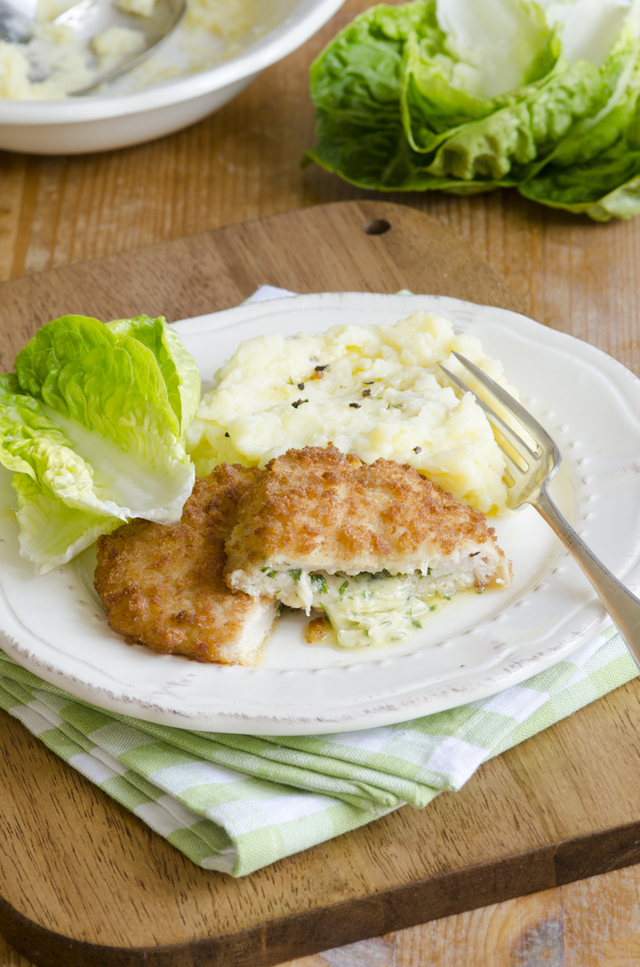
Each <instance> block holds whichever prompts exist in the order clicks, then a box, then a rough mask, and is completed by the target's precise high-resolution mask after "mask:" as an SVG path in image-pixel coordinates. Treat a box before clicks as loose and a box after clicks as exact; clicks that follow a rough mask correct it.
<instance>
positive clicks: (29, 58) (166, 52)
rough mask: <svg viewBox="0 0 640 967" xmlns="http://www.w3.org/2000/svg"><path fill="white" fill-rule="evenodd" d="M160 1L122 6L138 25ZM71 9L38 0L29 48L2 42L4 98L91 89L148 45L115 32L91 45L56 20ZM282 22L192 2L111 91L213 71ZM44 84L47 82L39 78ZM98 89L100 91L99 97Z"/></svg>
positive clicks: (229, 0)
mask: <svg viewBox="0 0 640 967" xmlns="http://www.w3.org/2000/svg"><path fill="white" fill-rule="evenodd" d="M155 2H156V0H116V3H115V5H116V6H117V7H118V8H119V9H121V10H122V11H124V12H126V13H132V14H134V15H137V18H138V19H139V20H140V24H141V25H142V24H143V23H144V18H145V17H148V16H151V14H152V13H153V9H154V6H155ZM69 6H72V3H71V2H70V0H63V2H62V3H60V2H57V0H40V3H39V6H38V17H37V20H36V21H35V23H34V24H33V38H32V40H31V41H29V43H28V44H26V45H25V44H12V43H8V42H7V41H2V40H0V97H2V98H9V99H14V100H16V99H17V100H43V99H45V100H52V99H59V98H64V97H66V96H67V93H68V92H70V91H74V90H77V89H79V88H82V87H85V86H88V85H90V84H91V83H93V82H94V81H95V80H96V78H97V76H98V72H99V71H100V72H102V71H104V70H106V69H109V68H111V67H115V66H116V65H117V63H118V61H119V60H120V58H121V57H122V56H123V55H124V54H127V53H128V52H129V51H135V49H136V47H141V46H143V34H142V32H141V31H137V30H135V29H130V28H129V27H124V26H115V27H111V28H109V29H107V30H104V31H102V32H101V33H100V34H97V35H96V36H95V37H93V38H92V40H91V41H90V43H89V44H88V45H87V44H85V43H83V42H81V41H79V40H78V38H77V36H76V33H75V31H74V30H73V29H72V28H71V27H69V26H66V25H64V24H56V23H54V20H55V18H56V17H58V15H59V14H61V13H63V12H64V10H65V9H67V8H68V7H69ZM277 19H278V18H277V17H275V15H274V13H273V12H269V10H268V9H265V7H264V5H263V4H261V3H260V2H259V0H187V10H186V14H185V17H184V19H183V21H182V22H181V24H180V25H179V26H178V27H177V28H176V30H175V31H174V33H173V34H172V35H171V37H170V38H169V39H168V40H167V41H166V42H165V43H163V44H162V45H161V47H160V48H159V49H158V50H157V51H155V52H154V53H153V54H151V55H150V57H149V58H148V59H147V60H145V61H144V62H143V63H141V64H140V65H138V66H137V67H135V68H134V69H133V70H131V71H130V72H128V73H127V74H126V75H124V76H123V77H121V78H118V79H117V80H116V81H114V82H112V83H111V84H110V85H109V92H112V93H131V92H134V91H136V90H140V89H142V88H145V87H148V86H150V85H152V84H154V83H156V82H158V81H163V80H170V79H172V78H174V77H181V76H184V75H187V74H192V73H196V72H198V71H202V70H206V69H207V68H209V67H213V66H214V65H215V64H218V63H221V62H222V61H224V60H228V59H229V58H231V57H234V56H235V55H236V54H238V53H239V52H240V51H241V50H243V49H244V48H245V47H247V46H249V44H251V43H253V41H255V40H256V39H257V38H258V37H260V36H262V35H263V34H264V33H265V32H266V31H267V30H269V29H270V28H271V27H272V26H273V25H274V23H275V21H276V20H277ZM38 77H42V78H43V79H41V80H40V79H35V80H34V78H38ZM99 92H100V90H99V89H97V91H96V93H99Z"/></svg>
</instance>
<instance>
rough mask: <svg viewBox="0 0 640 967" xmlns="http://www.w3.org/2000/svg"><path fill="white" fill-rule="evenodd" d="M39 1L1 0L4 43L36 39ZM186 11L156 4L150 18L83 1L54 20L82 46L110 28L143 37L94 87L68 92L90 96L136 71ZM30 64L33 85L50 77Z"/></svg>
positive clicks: (181, 0)
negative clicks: (35, 25)
mask: <svg viewBox="0 0 640 967" xmlns="http://www.w3.org/2000/svg"><path fill="white" fill-rule="evenodd" d="M37 7H38V0H0V40H8V41H9V42H11V43H14V44H27V43H28V42H29V41H30V40H31V39H32V37H33V30H32V24H33V21H34V20H35V17H36V11H37ZM185 9H186V0H156V4H155V6H154V8H153V12H152V13H151V16H150V17H141V16H137V15H135V14H130V13H125V11H123V10H120V9H119V8H118V7H116V6H115V4H114V3H113V2H112V0H80V2H79V3H76V4H74V6H72V7H70V8H69V9H68V10H66V11H65V12H64V13H61V14H60V16H58V17H56V18H55V20H53V23H54V24H61V25H64V26H68V27H72V28H73V30H74V31H75V34H76V37H77V39H78V40H79V41H81V42H87V43H88V42H89V41H90V40H91V39H92V38H93V37H95V36H96V34H99V33H102V31H103V30H107V28H109V27H128V28H129V29H131V30H136V31H138V32H139V33H140V34H141V45H140V46H138V47H136V48H135V49H134V50H132V51H130V52H129V53H126V54H124V55H123V56H122V58H121V59H120V60H119V61H118V63H117V64H115V65H114V64H113V62H110V63H109V64H108V65H106V66H105V67H104V69H103V70H101V69H100V66H99V64H98V66H97V71H96V73H95V74H94V76H93V77H92V79H91V83H90V84H87V85H85V86H83V87H80V88H77V89H76V90H72V91H67V93H68V94H71V95H75V96H78V95H82V94H88V93H90V92H91V91H93V90H94V89H95V88H96V87H98V85H100V84H104V83H105V82H107V81H112V80H114V79H115V78H116V77H119V76H120V75H121V74H124V73H125V72H126V71H130V70H132V69H133V68H134V67H136V66H137V65H138V64H140V63H142V61H143V60H146V58H147V57H148V56H149V55H150V54H151V53H153V51H154V50H155V49H156V48H157V47H158V45H159V44H160V43H162V41H163V40H166V38H167V37H168V36H169V35H170V34H171V33H172V31H173V30H175V28H176V27H177V26H178V24H179V23H180V20H181V19H182V17H183V15H184V12H185ZM26 54H27V58H28V59H29V60H30V63H31V65H32V69H31V71H30V73H29V79H30V80H31V81H42V80H44V79H45V77H46V76H47V74H46V72H44V71H43V69H42V66H41V65H40V64H36V63H34V62H33V60H32V59H31V58H29V52H28V51H26Z"/></svg>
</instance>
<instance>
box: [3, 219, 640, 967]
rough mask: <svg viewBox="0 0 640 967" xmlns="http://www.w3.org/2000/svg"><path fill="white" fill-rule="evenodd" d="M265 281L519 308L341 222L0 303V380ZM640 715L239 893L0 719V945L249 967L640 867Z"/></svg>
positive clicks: (550, 747)
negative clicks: (59, 350)
mask: <svg viewBox="0 0 640 967" xmlns="http://www.w3.org/2000/svg"><path fill="white" fill-rule="evenodd" d="M264 283H267V284H270V285H275V286H280V287H284V288H289V289H293V290H296V291H299V292H317V291H340V290H352V291H353V290H363V291H380V292H396V291H398V290H399V289H401V288H407V289H410V290H411V291H413V292H416V293H419V292H425V293H438V294H442V295H450V296H456V297H459V298H464V299H469V300H471V301H475V302H479V303H484V304H490V305H496V306H502V307H505V308H509V309H515V310H519V309H520V308H521V307H520V306H519V304H518V300H517V298H516V296H515V295H514V293H513V292H512V291H511V290H510V289H509V288H508V287H507V286H506V284H505V283H504V282H503V281H502V280H501V279H500V277H499V276H497V275H496V273H495V272H494V271H493V270H492V269H491V268H490V267H489V266H488V265H487V264H486V263H485V262H483V261H482V260H481V259H480V258H479V257H478V256H477V255H475V254H474V252H473V251H472V250H471V249H470V248H469V247H468V246H467V245H466V244H465V243H463V242H461V241H460V240H459V239H458V238H457V237H456V236H455V235H453V233H451V232H450V231H449V230H448V229H446V228H444V227H443V226H442V225H441V224H440V223H438V222H436V221H434V220H433V219H431V218H429V217H427V216H426V215H422V214H420V213H418V212H416V211H414V210H412V209H409V208H406V207H403V206H398V205H391V204H388V203H385V202H379V201H372V202H364V201H363V202H345V203H337V204H334V205H328V206H319V207H316V208H310V209H306V210H302V211H298V212H294V213H289V214H285V215H280V216H275V217H272V218H267V219H264V220H262V221H257V222H252V223H247V224H243V225H238V226H231V227H229V228H225V229H219V230H217V231H214V232H210V233H205V234H202V235H196V236H193V237H191V238H185V239H180V240H178V241H172V242H167V243H163V244H159V245H154V246H152V247H149V248H146V249H142V250H138V251H134V252H130V253H126V254H123V255H117V256H111V257H109V258H103V259H98V260H96V261H92V262H83V263H77V264H75V265H71V266H67V267H65V268H63V269H60V270H56V271H51V272H46V273H43V274H41V275H36V276H31V277H27V278H23V279H19V280H16V281H13V282H8V283H5V284H4V285H2V286H0V333H1V335H2V340H1V354H2V360H1V363H2V366H3V368H4V369H5V370H6V369H10V368H11V367H12V364H13V359H14V356H15V353H16V352H17V351H18V349H20V348H21V347H22V346H23V345H24V343H25V341H26V340H27V339H28V338H29V337H30V336H31V335H32V334H33V332H34V331H35V329H36V328H37V327H38V326H39V325H41V324H43V323H44V322H46V321H48V320H49V319H51V318H54V317H55V316H57V315H61V314H63V313H67V312H78V313H85V314H88V315H93V316H97V317H98V318H103V319H108V318H115V317H120V316H130V315H134V314H137V313H140V312H147V313H150V314H159V313H163V314H164V315H166V317H167V318H168V319H169V320H170V321H173V320H176V319H180V318H184V317H187V316H192V315H198V314H201V313H204V312H208V311H211V310H215V309H223V308H227V307H229V306H232V305H235V304H237V303H238V302H240V301H241V300H243V299H245V298H246V297H247V296H249V295H250V294H251V293H252V292H253V291H254V290H255V288H256V287H257V286H258V285H260V284H264ZM34 606H37V602H34ZM639 699H640V688H639V686H638V683H637V682H632V683H630V684H629V685H627V686H625V687H624V688H621V689H618V690H617V691H616V692H614V693H612V694H611V695H609V696H606V697H605V698H604V699H601V700H600V701H599V702H597V703H595V704H594V705H592V706H589V707H588V708H586V709H584V710H582V711H581V712H579V713H577V714H576V715H574V716H572V717H571V718H569V719H566V720H564V721H563V722H561V723H559V724H558V725H557V726H555V727H553V728H551V729H548V730H547V731H546V732H543V733H542V734H540V735H538V736H536V737H535V738H534V739H531V740H529V741H528V742H525V743H523V744H522V745H520V746H517V747H516V748H515V749H512V750H510V751H509V752H507V753H505V754H503V755H502V756H500V757H499V758H497V759H495V760H492V761H490V762H488V763H486V764H485V765H484V766H482V768H481V769H480V770H479V771H478V772H477V774H476V775H475V776H474V777H473V778H472V780H471V781H470V782H469V783H468V784H467V785H466V786H465V787H464V789H463V790H462V791H461V792H459V793H456V794H451V795H450V794H443V795H442V796H441V797H439V798H438V799H437V800H436V801H435V802H434V803H432V804H431V805H430V806H429V807H428V808H427V809H426V810H423V811H417V810H413V809H411V808H409V807H407V808H405V809H401V810H399V811H397V812H395V813H393V814H391V815H390V816H387V817H386V818H384V819H381V820H378V821H377V822H374V823H371V824H370V825H369V826H366V827H363V828H362V829H359V830H356V831H355V832H352V833H349V834H347V835H345V836H342V837H339V838H337V839H335V840H332V841H330V842H328V843H324V844H322V845H320V846H317V847H315V848H313V849H310V850H307V851H306V852H304V853H300V854H297V855H296V856H293V857H290V858H288V859H286V860H282V861H281V862H279V863H276V864H274V865H273V866H271V867H269V868H267V869H265V870H261V871H259V872H257V873H254V874H252V875H251V876H248V877H245V878H243V879H241V880H233V879H232V878H231V877H228V876H225V875H223V874H218V873H208V872H204V871H203V870H200V869H199V868H197V867H195V866H193V865H192V864H191V863H190V862H189V861H188V860H186V859H184V858H183V856H182V855H181V854H180V853H179V852H178V851H177V850H175V849H173V847H171V846H169V845H168V844H167V843H166V842H165V841H164V840H163V839H161V838H160V837H159V836H156V835H155V834H154V833H152V832H151V831H150V830H149V829H148V828H147V827H146V826H145V825H144V824H143V823H142V822H140V821H139V820H137V819H136V818H135V817H133V816H132V815H131V814H130V813H128V812H127V811H126V810H124V809H123V808H121V807H120V806H118V805H117V804H116V803H114V802H113V801H111V800H110V799H109V798H108V797H107V796H106V795H105V794H103V793H102V792H100V791H99V790H97V789H96V788H95V787H93V786H92V785H91V784H90V783H88V782H87V781H86V780H84V779H83V778H82V777H81V776H79V775H78V774H77V773H76V772H74V771H73V770H72V769H71V768H69V767H68V766H66V765H65V764H64V763H63V762H61V761H60V760H58V759H57V758H56V757H55V756H54V755H52V754H51V753H49V752H48V751H47V750H46V749H45V748H44V747H43V746H42V745H41V744H40V743H39V742H38V741H37V740H36V739H34V738H33V737H32V736H31V735H30V734H29V733H28V732H27V731H26V730H25V729H24V728H23V727H22V726H21V725H20V724H19V723H18V722H17V721H16V720H15V719H12V718H10V717H9V716H8V715H6V714H4V713H0V807H1V814H0V815H1V817H2V822H1V826H0V933H2V934H4V936H5V937H6V939H7V940H8V941H9V943H10V944H12V945H13V946H14V947H15V948H16V949H17V950H18V951H19V952H21V953H22V954H23V955H24V956H25V957H27V958H28V959H29V960H31V961H32V962H33V963H35V964H41V965H45V967H49V965H51V967H53V965H56V967H59V965H62V964H64V965H65V967H79V965H83V967H84V965H86V967H101V965H105V967H116V965H117V967H138V965H143V964H144V965H145V967H164V965H167V967H169V965H170V967H187V965H188V967H196V965H203V967H204V965H208V967H213V965H216V967H217V965H220V967H222V965H224V967H266V965H271V964H279V963H282V962H283V961H288V960H291V959H294V958H296V957H300V956H303V955H305V954H311V953H314V952H318V951H321V950H325V949H328V948H331V947H337V946H342V945H344V944H347V943H351V942H354V941H356V940H360V939H362V938H365V937H370V936H375V935H380V934H383V933H386V932H388V931H391V930H396V929H399V928H402V927H406V926H410V925H413V924H416V923H421V922H425V921H427V920H430V919H435V918H437V917H442V916H447V915H450V914H454V913H459V912H461V911H464V910H469V909H473V908H475V907H479V906H484V905H487V904H490V903H495V902H498V901H502V900H506V899H508V898H511V897H514V896H518V895H523V894H525V893H531V892H535V891H537V890H543V889H547V888H549V887H553V886H557V885H560V884H563V883H569V882H571V881H573V880H577V879H581V878H584V877H588V876H592V875H595V874H597V873H602V872H605V871H609V870H612V869H616V868H619V867H621V866H625V865H630V864H633V863H637V862H639V861H640V802H639V799H638V795H637V790H638V788H640V763H639V760H638V735H640V702H639Z"/></svg>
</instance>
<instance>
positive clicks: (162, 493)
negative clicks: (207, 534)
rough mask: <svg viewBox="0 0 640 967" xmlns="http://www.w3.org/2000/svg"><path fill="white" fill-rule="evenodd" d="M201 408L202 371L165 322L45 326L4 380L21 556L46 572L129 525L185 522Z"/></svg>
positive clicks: (4, 451)
mask: <svg viewBox="0 0 640 967" xmlns="http://www.w3.org/2000/svg"><path fill="white" fill-rule="evenodd" d="M199 399H200V376H199V373H198V369H197V366H196V363H195V360H194V359H193V358H192V357H191V356H190V355H189V353H187V352H186V350H185V349H184V347H183V345H182V343H181V341H180V339H179V337H178V336H177V335H176V334H175V333H174V332H173V331H172V330H171V329H170V328H169V327H168V326H167V325H166V323H165V321H164V320H163V319H161V318H160V319H151V318H149V317H148V316H140V317H138V318H136V319H121V320H117V321H115V322H110V323H107V324H106V325H105V324H104V323H102V322H99V321H98V320H97V319H91V318H88V317H86V316H64V317H62V318H61V319H56V320H54V321H53V322H50V323H48V324H47V325H45V326H43V327H42V328H41V329H40V330H39V331H38V333H37V334H36V336H35V337H34V338H33V339H32V340H31V341H30V342H29V343H28V344H27V346H25V348H24V349H23V350H21V352H19V353H18V355H17V357H16V360H15V372H13V373H6V374H3V375H0V463H2V464H3V465H4V466H5V467H6V468H7V469H8V470H10V471H12V472H13V487H14V489H15V491H16V494H17V499H18V512H17V519H18V523H19V526H20V537H19V539H20V551H21V554H22V555H23V556H24V557H26V558H28V559H29V560H30V561H32V562H33V563H34V564H35V565H36V569H37V570H38V571H40V572H45V571H48V570H50V569H51V568H54V567H58V566H60V565H61V564H64V563H66V562H67V561H69V560H70V559H71V558H72V557H74V556H75V555H76V554H78V553H79V552H80V551H82V550H83V549H84V548H85V547H88V546H89V545H90V544H92V543H93V542H94V541H95V540H96V539H97V537H98V536H99V535H100V534H106V533H109V532H110V531H112V530H114V528H116V527H118V526H119V525H120V524H122V523H123V522H124V521H127V520H129V519H131V518H133V517H143V518H145V519H147V520H152V521H157V522H159V523H171V522H173V521H175V520H178V519H179V518H180V516H181V514H182V508H183V506H184V503H185V501H186V499H187V497H188V496H189V494H190V493H191V490H192V487H193V481H194V468H193V465H192V463H191V460H190V458H189V457H188V456H187V453H186V451H185V446H184V442H185V436H186V431H187V429H188V427H189V424H190V423H191V420H192V419H193V416H194V415H195V411H196V408H197V406H198V402H199Z"/></svg>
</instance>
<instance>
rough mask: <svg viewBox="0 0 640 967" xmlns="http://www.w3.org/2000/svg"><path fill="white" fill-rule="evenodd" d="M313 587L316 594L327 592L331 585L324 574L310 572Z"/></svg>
mask: <svg viewBox="0 0 640 967" xmlns="http://www.w3.org/2000/svg"><path fill="white" fill-rule="evenodd" d="M309 577H310V579H311V587H312V588H313V590H314V592H315V593H316V594H327V592H328V591H329V586H328V584H327V579H326V578H325V576H324V574H310V575H309Z"/></svg>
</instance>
